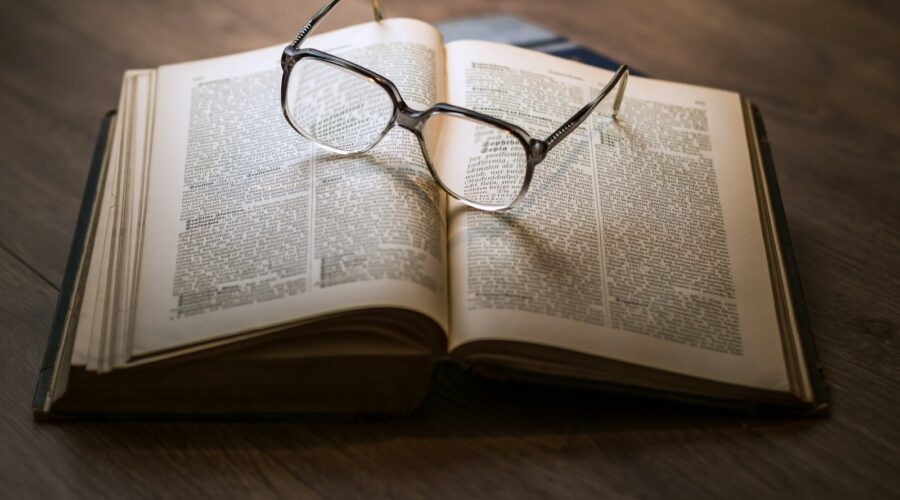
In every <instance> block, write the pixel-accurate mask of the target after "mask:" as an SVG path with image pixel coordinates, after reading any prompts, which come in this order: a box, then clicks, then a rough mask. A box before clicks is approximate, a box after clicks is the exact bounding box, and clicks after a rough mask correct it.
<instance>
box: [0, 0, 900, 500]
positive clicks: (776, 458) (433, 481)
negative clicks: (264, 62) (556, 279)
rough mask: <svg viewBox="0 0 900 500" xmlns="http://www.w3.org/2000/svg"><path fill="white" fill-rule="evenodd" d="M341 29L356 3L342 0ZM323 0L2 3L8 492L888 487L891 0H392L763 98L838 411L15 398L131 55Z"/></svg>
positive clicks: (897, 291) (0, 258)
mask: <svg viewBox="0 0 900 500" xmlns="http://www.w3.org/2000/svg"><path fill="white" fill-rule="evenodd" d="M345 2H346V5H345V4H341V7H340V8H339V9H338V10H337V11H336V12H335V17H334V18H333V19H330V20H329V24H330V25H331V26H340V25H344V24H347V23H351V22H358V21H364V20H366V19H367V16H368V15H369V7H368V5H367V3H366V2H365V1H364V0H345ZM318 3H319V2H317V1H311V0H293V1H281V0H264V1H259V2H242V1H239V0H217V1H201V0H193V1H184V2H183V1H174V0H166V1H150V0H129V1H115V0H97V1H91V2H76V1H56V2H52V1H50V0H37V1H31V2H10V1H3V2H0V61H2V65H0V110H2V112H3V113H2V117H3V119H2V120H0V151H2V153H3V154H2V156H0V214H2V217H0V280H2V281H0V283H2V285H3V286H2V288H0V328H2V333H0V491H2V492H4V493H5V495H3V496H6V497H10V498H22V497H48V496H52V497H57V496H75V497H92V498H93V497H116V498H119V497H131V496H138V497H159V496H174V497H211V496H227V497H235V496H248V495H254V496H262V497H271V496H301V497H307V496H309V497H341V498H344V497H347V498H369V497H373V496H388V497H426V496H427V497H441V498H460V497H472V496H475V497H496V498H522V497H548V496H553V497H556V496H566V497H569V496H571V497H580V498H596V497H607V496H613V497H660V496H666V497H683V498H701V497H720V498H721V497H728V498H731V497H748V498H756V497H760V496H775V497H789V498H797V497H800V498H811V497H823V496H824V497H830V496H841V497H846V496H851V495H852V496H854V497H881V498H884V497H895V498H896V497H897V496H898V494H900V493H898V490H900V476H898V474H897V473H896V471H897V467H898V459H900V426H898V425H897V424H896V420H897V415H898V414H900V400H898V399H897V396H896V395H897V393H898V390H900V368H898V366H900V364H898V362H897V359H898V357H900V352H898V351H900V349H898V338H897V337H898V333H897V328H898V321H900V272H898V271H900V119H898V117H900V90H898V84H897V82H898V81H900V50H898V49H900V30H898V29H897V26H898V25H900V4H898V3H896V2H881V1H873V2H842V1H839V0H820V1H815V2H813V1H812V0H809V1H802V0H796V1H792V2H776V1H768V2H755V1H753V2H751V1H749V0H747V1H742V2H718V1H714V0H648V1H645V2H640V3H637V2H615V1H611V0H609V1H602V2H595V1H590V0H572V1H569V2H526V1H524V0H516V1H513V0H497V1H478V0H458V1H455V2H421V1H418V2H416V1H412V0H391V1H390V2H386V5H385V8H386V10H387V13H388V15H391V16H401V15H402V16H409V17H417V18H422V19H425V20H427V21H431V22H437V21H441V20H444V19H448V18H452V17H460V16H469V15H476V14H484V13H492V12H500V11H502V12H511V13H514V14H518V15H521V16H523V17H526V18H529V19H532V20H535V21H538V22H540V23H542V24H544V25H546V26H547V27H548V28H550V29H551V30H554V31H557V32H560V33H566V34H568V35H569V36H570V37H572V38H573V39H575V40H576V41H578V42H580V43H582V44H585V45H588V46H591V47H593V48H594V49H596V50H599V51H601V52H604V53H607V54H610V55H612V56H614V57H615V58H617V59H619V60H622V61H625V62H628V63H629V64H631V65H632V66H634V67H635V68H638V69H641V70H643V71H645V72H647V73H650V74H652V75H654V76H657V77H660V78H666V79H672V80H679V81H687V82H693V83H698V84H703V85H711V86H716V87H723V88H730V89H735V90H738V91H740V92H742V93H744V94H745V95H747V96H748V97H750V98H751V99H752V100H753V101H755V102H756V103H757V104H758V105H759V106H760V108H761V109H762V112H763V114H764V116H765V118H766V123H767V126H768V129H769V138H770V140H771V142H772V145H773V149H774V156H775V164H776V167H777V172H778V176H779V180H780V183H781V189H782V194H783V197H784V200H785V205H786V212H787V216H788V222H789V225H790V229H791V235H792V237H793V241H794V245H795V251H796V254H797V260H798V262H799V266H800V271H801V276H802V279H803V281H804V287H805V292H806V298H807V301H808V303H809V308H810V313H811V316H812V324H813V328H814V330H815V332H816V340H817V342H818V345H819V350H820V354H821V357H822V362H823V364H824V366H825V370H826V376H827V379H828V382H829V385H830V387H831V390H832V397H833V400H834V409H833V411H832V414H831V416H830V417H828V418H824V419H812V420H796V419H779V418H774V417H765V418H764V417H752V416H747V415H735V414H728V413H721V412H711V411H707V410H701V409H697V408H686V407H683V406H677V405H672V404H666V403H660V402H647V401H640V400H634V399H628V398H621V397H612V396H607V395H600V394H595V393H584V392H579V391H558V390H545V389H539V388H532V387H520V386H510V385H504V384H491V383H482V382H477V383H476V382H475V381H472V380H470V379H468V378H466V376H465V375H461V374H456V375H455V378H457V380H454V383H452V384H445V383H440V381H439V383H437V384H436V385H435V388H434V390H433V392H432V394H431V395H430V396H429V398H428V399H427V401H426V402H425V403H424V405H423V406H422V407H421V408H420V410H419V411H418V412H417V413H416V414H415V415H414V416H412V417H411V418H409V419H402V420H391V421H359V422H355V421H354V422H322V421H284V422H228V423H223V422H106V423H104V422H93V423H78V424H66V425H38V424H35V423H33V422H32V420H31V416H30V413H29V404H30V397H31V391H32V389H33V386H34V381H35V378H36V375H37V369H38V363H39V360H40V358H41V355H42V352H43V348H44V343H45V340H46V334H47V330H48V328H49V325H50V319H51V315H52V312H53V307H54V303H55V300H56V295H57V293H58V290H57V288H58V287H59V285H60V283H61V281H62V275H63V272H64V264H65V257H66V253H67V250H68V245H69V242H70V240H71V236H72V230H73V229H74V224H75V219H76V215H77V214H76V211H77V209H78V205H79V202H80V197H81V192H82V187H83V182H84V179H85V176H86V172H87V166H88V162H89V159H90V153H91V149H92V146H93V140H94V134H95V132H96V128H97V126H98V123H99V120H100V117H101V116H102V115H103V113H104V112H105V111H107V110H108V109H111V108H113V107H114V106H115V102H116V97H117V95H118V90H119V89H118V86H119V81H120V78H121V75H122V72H123V71H124V70H125V69H127V68H135V67H149V66H156V65H159V64H164V63H169V62H175V61H185V60H192V59H198V58H202V57H208V56H214V55H222V54H227V53H232V52H236V51H240V50H247V49H253V48H258V47H263V46H266V45H270V44H275V43H279V42H281V41H284V40H286V39H287V38H289V37H290V36H291V35H292V34H293V32H294V31H295V29H296V28H297V27H298V25H299V24H301V23H302V21H303V20H305V19H306V17H307V16H309V15H310V13H311V12H312V11H313V10H315V8H317V7H318Z"/></svg>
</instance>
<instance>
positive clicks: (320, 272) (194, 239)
mask: <svg viewBox="0 0 900 500" xmlns="http://www.w3.org/2000/svg"><path fill="white" fill-rule="evenodd" d="M305 46H307V47H314V48H319V49H322V50H326V51H329V52H331V53H334V54H336V55H340V56H344V57H346V58H348V59H350V60H353V61H355V62H358V63H360V64H363V65H366V66H370V67H372V69H373V70H375V71H378V72H380V73H381V74H384V75H385V76H387V77H388V78H390V79H391V80H393V81H394V82H395V83H396V84H397V85H398V87H399V88H400V90H401V93H403V95H404V97H406V99H407V102H408V103H409V104H410V105H411V106H413V107H419V108H424V107H426V106H429V105H431V104H433V102H435V101H438V100H441V99H442V98H443V95H444V90H443V87H444V81H445V79H444V77H443V67H444V63H443V49H442V42H441V39H440V35H439V34H438V32H437V31H436V30H435V29H434V28H433V27H431V26H429V25H427V24H425V23H422V22H419V21H413V20H406V19H392V20H388V21H385V22H383V23H368V24H364V25H359V26H355V27H351V28H346V29H342V30H339V31H335V32H331V33H328V34H323V35H320V36H317V37H314V38H312V39H310V40H309V42H308V44H306V45H305ZM282 49H283V47H282V46H278V47H271V48H268V49H263V50H259V51H254V52H248V53H245V54H239V55H234V56H228V57H223V58H218V59H211V60H207V61H200V62H194V63H188V64H181V65H173V66H164V67H162V68H160V69H159V73H158V78H157V104H156V109H155V125H154V132H153V141H152V142H153V144H152V150H151V162H150V174H149V191H148V193H147V199H148V209H147V213H146V221H145V226H146V233H145V236H144V241H143V254H142V256H141V275H140V281H139V283H138V297H137V305H136V309H137V311H136V314H137V315H136V320H135V331H134V338H133V344H132V349H131V353H132V355H141V354H146V353H150V352H153V351H158V350H162V349H168V348H172V347H176V346H181V345H185V344H191V343H196V342H202V341H205V340H210V339H213V338H218V337H222V336H227V335H231V334H236V333H240V332H245V331H250V330H256V329H259V328H261V327H263V326H268V325H275V324H279V323H285V322H290V321H295V320H297V319H300V318H306V317H310V316H314V315H319V314H324V313H331V312H337V311H343V310H351V309H360V308H368V307H377V306H389V307H402V308H408V309H412V310H415V311H419V312H422V313H424V314H427V315H429V316H430V317H432V318H434V319H435V320H436V321H437V322H438V323H440V324H441V325H446V324H447V298H446V243H445V238H446V223H445V218H444V217H445V214H444V209H445V202H444V198H443V195H441V194H440V192H439V190H438V189H437V188H436V186H435V185H434V183H433V182H431V180H430V176H429V175H428V172H427V170H426V168H425V166H424V163H423V161H422V159H421V155H420V153H419V149H418V145H417V143H416V141H415V139H414V137H413V136H412V134H410V133H409V132H408V131H405V130H402V129H398V128H395V129H394V130H393V131H392V132H391V133H390V134H389V135H388V136H387V137H386V138H385V139H384V140H383V141H382V142H381V143H380V144H379V146H377V147H376V148H375V149H374V150H373V151H372V152H371V153H368V154H365V155H358V156H350V157H341V158H337V157H335V156H334V155H332V154H330V153H327V152H325V151H324V150H321V149H319V148H317V147H316V146H314V145H313V144H312V143H311V142H309V141H307V140H306V139H304V138H303V137H301V136H300V135H299V134H297V133H296V132H294V131H293V130H292V129H291V128H290V127H289V125H288V124H287V122H286V121H285V119H284V117H283V116H282V114H281V108H280V99H279V88H280V82H281V68H280V57H281V51H282ZM411 60H415V61H416V64H410V61H411Z"/></svg>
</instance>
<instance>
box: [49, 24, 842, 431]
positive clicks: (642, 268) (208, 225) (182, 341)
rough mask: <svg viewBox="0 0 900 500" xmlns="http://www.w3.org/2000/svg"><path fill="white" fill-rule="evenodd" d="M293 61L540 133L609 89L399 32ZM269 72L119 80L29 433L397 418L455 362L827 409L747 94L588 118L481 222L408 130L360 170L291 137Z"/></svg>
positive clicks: (649, 86) (214, 65)
mask: <svg viewBox="0 0 900 500" xmlns="http://www.w3.org/2000/svg"><path fill="white" fill-rule="evenodd" d="M304 46H305V47H314V48H318V49H321V50H325V51H327V52H330V53H334V54H336V55H339V56H341V57H344V58H346V59H349V60H351V61H354V62H357V63H359V64H361V65H363V66H365V67H367V68H371V69H372V70H374V71H376V72H378V73H380V74H382V75H384V76H386V77H388V78H389V79H391V80H392V81H393V82H394V83H395V84H397V86H398V88H399V89H400V92H401V93H402V95H403V97H404V98H405V99H406V101H407V103H409V104H410V106H412V107H414V108H418V109H424V108H427V107H429V106H431V105H432V104H434V103H436V102H448V103H451V104H457V105H461V106H465V107H468V108H472V109H475V110H478V111H482V112H486V113H488V114H491V115H494V116H498V117H500V118H503V119H506V120H508V121H510V122H512V123H515V124H517V125H520V126H523V127H525V128H526V130H527V131H528V132H529V133H531V134H532V135H534V136H537V137H545V136H547V135H548V134H549V133H550V132H552V131H553V130H554V129H555V128H556V127H557V126H558V125H559V124H560V123H561V122H562V121H564V120H565V119H566V118H568V117H569V116H571V115H572V113H573V112H574V111H576V110H577V109H578V108H580V107H581V106H582V105H583V104H584V103H585V102H587V101H588V100H589V99H590V96H592V95H595V94H596V92H597V90H598V89H599V88H600V87H601V86H602V85H603V84H604V83H605V82H607V81H608V80H609V78H610V76H611V74H612V73H611V72H610V71H607V70H603V69H599V68H594V67H590V66H586V65H583V64H580V63H577V62H573V61H568V60H564V59H560V58H556V57H553V56H549V55H545V54H540V53H536V52H532V51H528V50H525V49H520V48H516V47H511V46H507V45H502V44H497V43H490V42H477V41H457V42H452V43H448V44H446V45H445V44H444V43H443V41H442V39H441V36H440V34H439V32H438V31H437V30H436V29H435V28H433V27H432V26H430V25H428V24H425V23H423V22H420V21H415V20H409V19H391V20H387V21H383V22H380V23H374V22H373V23H367V24H363V25H358V26H354V27H350V28H345V29H342V30H338V31H334V32H330V33H326V34H322V35H319V36H315V37H313V38H311V39H310V40H309V41H308V42H306V43H305V44H304ZM281 50H282V47H281V46H278V47H271V48H267V49H262V50H258V51H253V52H247V53H242V54H237V55H232V56H227V57H221V58H216V59H209V60H203V61H197V62H191V63H184V64H176V65H170V66H162V67H160V68H158V69H148V70H136V71H128V72H127V73H126V74H125V78H124V82H123V86H122V94H121V98H120V101H119V106H118V113H117V114H116V115H115V116H114V117H113V118H112V119H111V122H112V123H111V125H110V127H109V134H108V139H107V140H106V141H105V142H104V144H102V146H103V148H102V151H104V154H103V155H102V158H100V160H99V168H98V170H97V172H96V178H94V179H93V181H94V184H95V186H96V189H89V191H88V193H87V194H86V203H87V205H86V207H87V210H86V212H85V214H86V216H85V219H84V221H83V226H84V228H83V234H80V235H79V237H80V238H81V239H80V240H79V241H77V242H76V243H77V245H76V249H77V252H76V260H75V261H74V264H75V270H74V272H72V273H71V283H69V284H68V285H67V286H68V287H70V289H71V290H70V291H71V293H70V294H64V295H63V296H62V297H61V303H60V307H61V311H62V312H61V314H60V315H59V318H58V324H57V325H56V335H57V336H58V338H54V339H51V344H52V345H51V349H50V350H49V351H48V352H49V356H48V361H49V362H48V363H47V365H46V370H45V373H43V374H42V379H41V381H40V383H39V387H38V394H37V397H36V406H35V411H36V413H37V414H39V415H43V414H79V413H104V412H134V413H144V412H150V413H204V412H212V413H233V412H238V413H254V412H325V413H332V412H352V413H373V412H374V413H381V412H384V413H403V412H407V411H409V410H411V409H412V408H414V407H415V405H416V404H417V403H418V402H419V401H420V400H421V399H422V398H423V397H424V395H425V393H426V392H427V390H428V386H429V383H430V380H431V373H432V370H433V367H434V366H435V362H436V361H442V360H444V361H446V360H452V361H455V362H458V363H460V364H462V365H464V366H465V367H469V368H471V369H472V370H474V371H475V372H477V373H481V374H484V375H487V376H497V377H508V378H517V377H521V378H525V379H541V380H546V381H550V382H555V383H578V384H588V385H594V384H595V385H597V386H598V387H606V388H612V389H634V390H640V391H642V392H645V393H648V394H655V395H659V396H668V397H676V398H686V399H701V400H707V401H719V402H722V403H731V404H735V403H736V404H754V405H764V406H775V407H781V408H794V409H798V410H802V411H815V410H818V409H821V408H823V407H824V396H823V392H822V391H823V389H822V381H821V379H820V374H819V372H818V371H817V370H816V367H815V366H814V365H815V352H814V347H813V344H812V342H811V336H810V332H809V331H808V325H807V324H806V319H805V312H804V309H803V307H802V297H801V296H800V294H799V289H798V284H797V282H796V276H795V275H794V273H795V271H794V270H793V264H792V263H793V261H792V257H791V255H790V248H789V246H787V247H786V245H787V244H786V241H787V240H786V238H787V233H786V232H785V229H784V225H783V215H782V214H781V211H780V210H781V209H780V200H778V199H777V188H776V186H774V184H773V183H774V176H773V175H772V173H771V171H770V170H767V169H766V167H765V162H764V161H763V159H764V156H765V154H766V148H765V144H764V143H763V140H762V139H761V137H762V136H761V130H759V128H758V127H759V125H758V123H759V122H758V121H757V120H755V119H754V113H753V108H752V107H751V105H750V104H749V103H748V102H747V101H746V100H744V99H742V98H741V96H740V95H738V94H736V93H733V92H727V91H722V90H715V89H709V88H703V87H697V86H692V85H684V84H678V83H671V82H664V81H659V80H653V79H648V78H641V77H633V78H632V79H631V80H630V81H629V84H628V88H627V91H626V94H625V98H624V101H623V104H622V111H621V114H620V117H619V119H618V120H616V121H613V120H610V119H609V117H608V116H605V115H604V113H603V111H602V109H600V110H597V111H596V112H595V113H594V114H593V115H592V116H591V117H590V119H589V120H588V121H587V122H585V124H583V125H582V126H581V127H579V129H577V130H576V131H575V132H574V133H573V134H572V135H571V136H569V138H567V139H566V141H564V142H563V143H561V145H560V146H559V147H558V148H556V149H554V150H553V151H552V152H551V154H550V155H549V156H548V157H547V159H546V160H545V161H544V162H543V163H541V164H540V165H539V166H538V168H537V170H536V172H535V176H534V179H533V182H532V185H531V190H530V191H529V192H528V194H527V196H526V198H525V199H524V200H523V201H522V202H521V203H520V204H519V205H517V206H516V207H515V208H514V209H512V210H511V211H508V212H503V213H489V212H482V211H478V210H474V209H470V208H467V207H464V206H463V205H461V204H460V203H458V202H456V201H455V200H452V199H448V198H447V197H446V196H445V195H444V194H443V192H442V191H441V190H440V189H439V188H438V186H437V185H436V184H435V182H434V180H433V179H432V178H431V175H430V174H429V172H428V170H427V168H426V166H425V164H424V162H423V159H422V157H421V153H420V150H419V147H418V144H417V143H416V141H415V138H414V137H413V136H412V134H410V133H409V132H408V131H406V130H402V129H399V128H395V129H393V130H392V131H391V132H390V134H389V135H388V136H387V137H386V138H385V139H384V140H383V141H382V142H381V143H380V144H379V145H378V146H377V147H376V148H375V149H374V150H372V151H370V152H369V153H366V154H360V155H354V156H349V157H348V156H341V157H339V156H335V155H333V154H331V153H329V152H327V151H325V150H323V149H320V148H318V147H316V146H315V145H313V144H312V143H311V142H309V141H307V140H306V139H304V138H303V137H301V136H300V135H298V134H297V133H295V132H294V131H293V130H292V129H291V127H290V126H289V125H288V123H287V122H286V121H285V119H284V117H283V116H282V113H281V109H280V102H279V85H280V77H281V70H280V67H279V60H280V55H281ZM335 98H340V96H339V95H338V96H336V97H335ZM473 147H474V146H473ZM438 149H439V150H441V151H442V154H448V155H452V154H455V153H458V151H454V150H453V149H450V148H443V149H441V148H438ZM89 186H90V185H89Z"/></svg>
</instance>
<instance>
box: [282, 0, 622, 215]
mask: <svg viewBox="0 0 900 500" xmlns="http://www.w3.org/2000/svg"><path fill="white" fill-rule="evenodd" d="M339 1H340V0H329V2H328V3H327V4H326V5H325V6H324V7H322V8H321V9H319V11H318V12H316V14H315V15H314V16H313V17H312V18H311V19H310V20H309V22H307V23H306V25H304V26H303V28H302V29H301V30H300V32H299V33H297V36H296V37H295V38H294V40H293V41H292V42H291V43H290V44H289V45H288V46H287V47H285V49H284V52H283V53H282V55H281V68H282V78H281V109H282V112H283V113H284V117H285V118H286V119H287V121H288V123H290V124H291V127H293V128H294V130H296V131H297V132H298V133H299V134H300V135H302V136H303V137H306V138H307V139H309V140H311V141H313V142H315V143H316V144H318V145H319V146H322V147H323V148H325V149H327V150H329V151H332V152H334V153H336V154H341V155H350V154H359V153H364V152H366V151H369V150H370V149H372V148H373V147H375V145H377V144H378V143H379V142H380V141H381V139H383V138H384V136H386V135H387V134H388V132H390V130H391V129H392V128H394V126H400V127H402V128H405V129H407V130H409V131H411V132H412V133H413V134H415V136H416V138H417V139H418V141H419V147H420V149H421V150H422V157H423V158H424V159H425V163H426V165H428V170H429V171H430V172H431V176H432V177H434V180H435V181H436V182H437V183H438V185H439V186H440V187H441V188H442V189H443V190H444V191H446V192H447V193H448V194H449V195H450V196H452V197H454V198H456V199H457V200H459V201H461V202H463V203H465V204H466V205H469V206H471V207H473V208H477V209H480V210H487V211H491V212H496V211H503V210H508V209H510V208H512V207H513V206H514V205H515V204H516V203H518V202H519V201H520V200H521V199H522V198H523V197H524V196H525V193H526V192H527V191H528V188H529V186H530V185H531V179H532V177H533V175H534V168H535V166H537V164H539V163H540V162H541V161H543V160H544V158H545V157H546V156H547V153H549V152H550V150H552V149H553V148H554V147H556V146H557V145H558V144H559V143H560V142H561V141H562V140H563V139H565V138H566V136H568V135H569V134H570V133H572V131H573V130H575V129H576V128H578V126H579V125H581V123H583V122H584V121H585V120H586V119H587V117H588V116H589V115H590V114H591V112H592V111H593V110H594V109H595V108H596V107H597V106H598V105H599V104H600V102H601V101H602V100H603V99H604V98H605V97H606V96H607V94H609V93H610V92H611V91H612V89H613V88H615V87H616V85H617V84H618V83H619V81H621V82H622V85H621V86H619V90H618V92H617V93H616V96H615V101H614V102H613V115H612V117H613V119H615V118H617V116H618V113H619V108H620V106H621V103H622V96H623V95H624V92H625V85H626V84H627V82H628V66H624V65H623V66H620V67H619V69H618V70H617V71H616V73H615V75H613V77H612V78H611V79H610V81H609V82H608V83H607V84H606V86H604V87H603V90H601V91H600V93H599V94H598V95H597V97H595V98H594V99H593V100H592V101H591V102H589V103H588V104H587V105H585V106H584V107H583V108H581V109H580V110H578V112H577V113H575V114H574V115H573V116H572V118H570V119H569V120H568V121H566V122H565V123H564V124H563V125H562V126H561V127H559V128H558V129H557V130H556V131H555V132H553V133H552V134H550V137H548V138H547V139H546V140H541V139H535V138H533V137H531V136H530V135H529V134H528V132H526V131H525V130H523V129H522V128H521V127H518V126H516V125H513V124H512V123H509V122H506V121H504V120H501V119H499V118H495V117H493V116H490V115H485V114H483V113H479V112H477V111H473V110H471V109H466V108H463V107H459V106H454V105H452V104H446V103H438V104H435V105H434V106H432V107H430V108H428V109H426V110H422V111H420V110H415V109H412V108H410V107H409V106H408V105H407V104H406V102H405V101H404V100H403V97H402V96H401V95H400V91H399V90H397V87H396V86H395V85H394V84H393V82H391V81H390V80H388V79H387V78H385V77H383V76H381V75H379V74H378V73H375V72H374V71H371V70H369V69H367V68H364V67H362V66H360V65H358V64H355V63H352V62H350V61H347V60H346V59H342V58H340V57H337V56H334V55H331V54H328V53H326V52H322V51H320V50H316V49H301V48H300V45H301V44H302V43H303V40H304V39H305V38H306V37H307V36H308V35H309V33H310V32H311V31H312V30H313V28H314V27H315V26H316V24H318V23H319V21H321V20H322V18H324V17H325V16H326V15H327V14H328V12H329V11H331V9H332V8H334V6H335V5H336V4H337V3H338V2H339ZM372 10H373V12H374V16H375V20H376V21H381V20H382V19H384V16H383V15H382V10H381V4H380V2H379V0H372ZM306 58H309V59H313V60H317V61H321V62H324V63H329V64H333V65H335V66H338V67H340V68H343V69H345V70H348V71H352V72H355V73H359V74H360V75H363V76H364V77H366V78H368V79H370V80H371V81H373V82H374V83H375V84H377V85H378V86H380V87H381V88H382V89H384V91H385V92H386V93H387V95H388V96H389V97H390V99H391V101H392V102H393V104H394V113H393V116H392V117H391V120H390V121H389V122H388V124H387V126H386V127H385V129H384V130H383V131H382V132H381V135H379V137H378V138H377V139H376V140H375V141H373V142H372V144H370V145H369V146H367V147H366V148H365V149H362V150H359V151H341V150H339V149H335V148H333V147H331V146H329V145H327V144H324V143H322V142H321V141H319V140H318V139H316V138H315V137H311V136H310V134H308V133H307V132H306V131H304V130H303V128H302V127H300V126H299V125H298V124H297V123H296V122H295V121H294V119H293V117H292V116H291V113H290V112H289V111H288V99H287V91H288V81H289V79H290V76H291V70H292V69H293V68H294V66H295V65H296V64H297V62H298V61H300V60H301V59H306ZM436 114H448V115H456V116H460V117H463V118H466V119H469V120H474V121H480V122H483V123H486V124H488V125H492V126H494V127H497V128H499V129H501V130H504V131H506V132H508V133H509V134H510V135H512V136H513V137H515V138H516V139H517V140H518V141H519V142H520V143H521V144H522V147H523V148H524V149H525V155H526V166H525V179H524V182H523V183H522V188H521V189H520V190H519V193H518V195H517V196H516V197H515V199H514V200H513V201H512V202H510V203H509V204H506V205H484V204H481V203H476V202H474V201H471V200H467V199H466V198H465V197H464V196H462V195H460V194H459V193H456V192H454V191H453V190H452V189H450V188H449V187H448V186H447V185H445V184H444V182H443V181H442V180H441V178H440V177H439V176H438V175H437V172H436V171H435V169H434V166H433V165H432V162H431V158H429V156H428V149H427V148H426V147H425V138H424V136H423V135H422V131H423V129H424V127H425V122H426V121H427V120H428V118H430V117H431V116H432V115H436Z"/></svg>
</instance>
